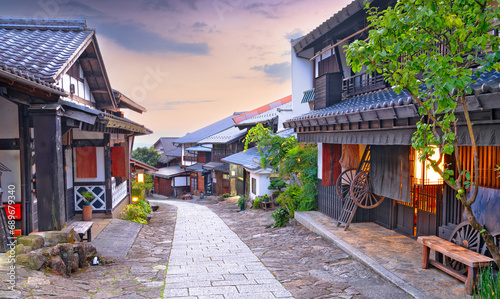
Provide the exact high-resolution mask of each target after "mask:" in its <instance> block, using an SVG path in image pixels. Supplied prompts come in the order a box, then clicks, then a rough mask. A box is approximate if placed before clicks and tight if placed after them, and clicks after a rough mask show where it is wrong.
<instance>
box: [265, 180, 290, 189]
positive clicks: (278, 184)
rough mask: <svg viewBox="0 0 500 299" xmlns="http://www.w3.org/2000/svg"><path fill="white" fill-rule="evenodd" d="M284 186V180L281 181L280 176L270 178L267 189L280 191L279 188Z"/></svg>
mask: <svg viewBox="0 0 500 299" xmlns="http://www.w3.org/2000/svg"><path fill="white" fill-rule="evenodd" d="M285 188H286V182H285V181H283V180H282V179H281V178H272V179H271V180H270V184H269V187H267V189H269V190H278V191H280V192H281V189H285Z"/></svg>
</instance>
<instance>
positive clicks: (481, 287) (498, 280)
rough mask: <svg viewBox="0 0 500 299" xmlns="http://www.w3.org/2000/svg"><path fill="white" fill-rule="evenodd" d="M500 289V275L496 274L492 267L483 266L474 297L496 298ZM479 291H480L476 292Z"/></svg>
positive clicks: (482, 298)
mask: <svg viewBox="0 0 500 299" xmlns="http://www.w3.org/2000/svg"><path fill="white" fill-rule="evenodd" d="M499 291H500V275H498V274H497V275H496V277H495V273H494V272H493V269H492V268H491V267H487V268H481V270H480V271H479V277H478V280H477V282H476V290H474V298H481V299H484V298H486V299H490V298H491V299H496V298H498V296H499V293H498V292H499ZM476 292H479V293H476Z"/></svg>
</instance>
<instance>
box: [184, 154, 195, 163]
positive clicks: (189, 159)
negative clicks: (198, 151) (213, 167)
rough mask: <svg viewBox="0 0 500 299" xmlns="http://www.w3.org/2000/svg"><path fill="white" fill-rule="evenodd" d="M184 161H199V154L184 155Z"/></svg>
mask: <svg viewBox="0 0 500 299" xmlns="http://www.w3.org/2000/svg"><path fill="white" fill-rule="evenodd" d="M184 161H190V162H198V155H184Z"/></svg>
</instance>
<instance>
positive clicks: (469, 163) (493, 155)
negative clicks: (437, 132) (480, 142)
mask: <svg viewBox="0 0 500 299" xmlns="http://www.w3.org/2000/svg"><path fill="white" fill-rule="evenodd" d="M477 149H478V155H479V186H480V187H486V188H494V189H500V178H498V172H497V171H495V168H496V166H497V165H500V147H498V146H478V147H477ZM460 161H461V164H462V169H467V170H469V171H471V179H472V180H473V179H474V159H473V156H472V147H471V146H461V147H460Z"/></svg>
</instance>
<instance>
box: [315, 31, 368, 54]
mask: <svg viewBox="0 0 500 299" xmlns="http://www.w3.org/2000/svg"><path fill="white" fill-rule="evenodd" d="M370 28H371V26H367V27H365V28H363V29H361V30H358V31H356V32H354V33H353V34H351V35H349V36H348V37H346V38H344V39H343V40H341V41H339V42H337V43H335V44H333V45H332V46H329V47H328V48H326V49H325V50H323V51H321V52H320V53H318V54H316V55H314V56H313V57H312V58H311V59H309V60H314V59H316V58H318V57H319V56H321V55H322V54H324V53H326V52H328V51H330V50H331V49H333V48H335V47H336V46H338V45H340V44H341V43H343V42H345V41H346V40H349V39H351V38H352V37H354V36H356V35H358V34H360V33H362V32H364V31H366V30H368V29H370Z"/></svg>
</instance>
